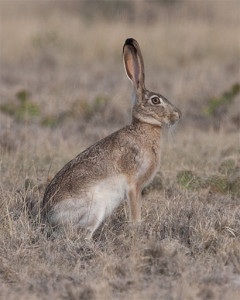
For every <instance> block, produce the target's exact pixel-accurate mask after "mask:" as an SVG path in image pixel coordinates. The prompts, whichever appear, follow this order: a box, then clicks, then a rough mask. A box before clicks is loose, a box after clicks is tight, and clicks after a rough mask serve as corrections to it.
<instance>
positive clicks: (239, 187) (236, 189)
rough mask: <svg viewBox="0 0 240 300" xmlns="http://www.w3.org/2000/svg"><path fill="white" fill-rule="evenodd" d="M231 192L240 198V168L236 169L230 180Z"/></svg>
mask: <svg viewBox="0 0 240 300" xmlns="http://www.w3.org/2000/svg"><path fill="white" fill-rule="evenodd" d="M229 190H230V192H231V193H232V194H233V195H235V196H237V197H240V168H238V167H236V168H235V169H234V171H233V172H232V174H231V176H230V178H229Z"/></svg>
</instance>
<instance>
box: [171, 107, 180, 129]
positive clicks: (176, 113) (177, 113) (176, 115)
mask: <svg viewBox="0 0 240 300" xmlns="http://www.w3.org/2000/svg"><path fill="white" fill-rule="evenodd" d="M181 117H182V113H181V111H180V110H179V109H176V111H174V112H173V114H172V115H171V116H170V118H169V123H168V124H169V125H170V126H172V125H174V124H176V123H177V122H178V121H179V120H180V119H181Z"/></svg>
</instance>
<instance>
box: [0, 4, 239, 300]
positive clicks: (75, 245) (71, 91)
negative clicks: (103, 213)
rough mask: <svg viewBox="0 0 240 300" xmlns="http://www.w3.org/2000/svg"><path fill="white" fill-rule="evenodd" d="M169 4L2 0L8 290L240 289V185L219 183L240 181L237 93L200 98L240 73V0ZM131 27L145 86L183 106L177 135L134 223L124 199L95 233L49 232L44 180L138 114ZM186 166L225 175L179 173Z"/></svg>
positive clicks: (105, 295)
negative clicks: (229, 166)
mask: <svg viewBox="0 0 240 300" xmlns="http://www.w3.org/2000/svg"><path fill="white" fill-rule="evenodd" d="M165 2H166V1H165ZM165 2H164V1H155V2H150V3H147V2H146V3H145V2H139V1H130V2H121V1H117V2H116V3H115V4H110V2H100V4H97V3H96V2H95V3H93V4H92V3H91V2H78V1H68V2H67V1H1V2H0V11H1V16H0V34H1V37H0V47H1V52H0V67H1V78H0V106H1V111H0V172H1V183H0V208H1V209H0V285H1V289H0V298H1V299H10V300H11V299H19V300H21V299H49V298H52V299H233V300H234V299H239V293H240V206H239V205H240V195H239V192H236V190H234V191H233V190H232V186H231V185H228V186H227V189H224V190H223V189H221V188H220V189H219V185H218V184H217V183H216V178H220V177H219V176H222V177H224V179H226V180H229V182H230V181H231V182H233V181H234V180H235V181H236V182H237V180H239V179H237V178H239V177H236V175H235V174H239V173H236V172H239V171H238V170H239V169H238V168H239V167H240V166H239V163H240V157H239V155H240V140H239V139H240V136H239V129H240V119H239V114H240V109H239V95H238V96H237V97H236V98H234V99H233V101H232V102H231V103H229V104H228V105H225V106H222V107H220V108H219V109H218V110H217V111H216V113H215V114H214V115H211V116H207V115H206V114H204V109H205V108H206V106H207V105H209V99H210V98H211V97H220V96H221V95H222V94H223V93H224V92H226V91H228V90H229V89H231V87H232V85H233V84H235V83H236V82H237V81H239V78H240V73H239V70H240V65H239V61H240V60H239V56H240V52H239V25H240V24H239V9H240V7H239V3H238V1H218V2H217V1H206V2H205V1H193V2H190V1H186V2H182V1H173V4H166V3H165ZM96 7H98V9H96ZM130 36H132V37H135V38H136V39H137V40H138V41H139V43H140V45H141V48H142V51H143V54H144V57H145V64H146V76H147V83H149V87H150V88H152V89H156V90H159V91H160V92H161V93H162V94H163V95H165V96H166V97H167V98H169V99H171V100H172V102H173V103H174V104H176V105H177V106H178V107H179V108H180V109H181V110H182V111H183V120H182V122H181V123H180V124H179V126H178V129H177V132H176V134H175V135H174V136H173V137H172V136H171V135H168V133H167V131H165V132H164V135H163V142H162V164H161V173H159V175H158V177H157V179H156V181H155V183H154V184H153V185H152V186H150V187H149V188H148V189H147V190H145V192H144V200H143V210H142V216H143V221H142V223H141V225H139V226H138V227H135V226H133V225H131V224H129V223H128V216H127V208H126V204H123V205H121V206H120V207H119V209H118V210H117V211H116V212H115V213H114V215H113V216H112V217H111V218H110V219H108V220H107V221H106V222H105V223H104V224H103V225H102V227H101V228H100V229H99V230H98V231H97V233H96V235H95V237H94V240H93V241H92V242H86V241H84V240H83V239H82V237H81V236H80V235H77V234H76V233H74V232H72V231H71V230H69V231H68V232H65V233H61V234H60V233H56V232H52V231H51V229H50V228H44V227H43V225H41V224H40V211H39V206H40V202H41V200H42V196H43V192H44V188H45V186H46V183H47V180H48V179H49V178H51V177H52V176H54V174H55V173H56V171H58V170H59V169H60V168H61V167H62V166H63V165H64V163H66V162H67V161H68V160H69V159H71V158H72V157H74V156H75V155H76V154H77V153H79V152H80V151H82V150H83V149H85V148H86V147H87V146H88V145H90V144H92V143H93V142H95V141H96V140H98V139H100V138H102V137H104V136H106V135H107V134H109V133H110V132H112V131H113V130H115V129H117V128H119V127H121V126H123V125H124V124H126V123H127V122H129V120H130V113H129V112H130V98H131V96H130V95H131V88H130V84H129V82H128V81H127V79H126V77H125V75H124V71H123V67H122V61H121V47H122V45H123V42H124V40H125V38H127V37H130ZM20 91H21V92H22V94H21V95H22V96H19V92H20ZM26 92H28V93H29V96H28V94H27V93H26ZM16 94H18V96H16ZM24 95H25V96H24ZM21 97H22V98H21ZM24 97H25V98H26V99H25V100H21V99H23V98H24ZM21 101H22V102H21ZM6 104H8V106H7V107H8V108H7V109H6ZM9 105H10V106H9ZM3 106H4V107H5V108H4V109H3V108H2V107H3ZM34 109H35V110H34ZM33 112H35V113H33ZM36 112H37V113H36ZM227 158H231V161H233V162H234V171H229V172H228V171H226V172H225V173H226V174H227V175H226V174H225V173H222V171H221V168H220V165H221V163H222V162H224V161H225V160H226V159H227ZM189 170H190V171H191V172H192V173H193V174H196V177H195V180H200V179H201V180H202V181H204V180H205V181H206V182H207V179H208V178H213V177H211V176H215V177H214V178H215V181H214V182H213V181H212V182H211V184H208V185H206V184H198V185H196V186H197V187H196V188H191V185H188V186H187V188H186V186H184V185H179V184H178V183H177V181H178V179H177V174H179V172H182V171H189ZM234 172H235V173H234ZM192 173H191V174H192ZM228 173H229V174H230V173H231V174H230V175H229V174H228ZM216 176H218V177H216ZM234 176H235V177H234ZM222 177H221V178H222ZM196 178H197V179H196ZM199 178H200V179H199ZM238 191H239V190H238Z"/></svg>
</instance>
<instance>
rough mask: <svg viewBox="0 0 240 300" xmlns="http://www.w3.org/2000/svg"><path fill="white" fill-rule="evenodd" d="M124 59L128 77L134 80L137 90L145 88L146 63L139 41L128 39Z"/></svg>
mask: <svg viewBox="0 0 240 300" xmlns="http://www.w3.org/2000/svg"><path fill="white" fill-rule="evenodd" d="M123 61H124V66H125V70H126V73H127V76H128V78H129V79H130V80H131V81H132V83H133V85H134V87H135V90H139V89H140V90H142V89H143V88H144V64H143V58H142V53H141V51H140V47H139V45H138V42H137V41H136V40H134V39H132V38H131V39H127V40H126V42H125V44H124V46H123Z"/></svg>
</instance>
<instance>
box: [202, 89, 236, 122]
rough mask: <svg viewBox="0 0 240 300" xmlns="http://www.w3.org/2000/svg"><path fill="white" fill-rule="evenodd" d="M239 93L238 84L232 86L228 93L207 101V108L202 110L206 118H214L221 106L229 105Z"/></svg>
mask: <svg viewBox="0 0 240 300" xmlns="http://www.w3.org/2000/svg"><path fill="white" fill-rule="evenodd" d="M239 91H240V84H239V83H236V84H234V85H233V86H232V87H231V89H230V90H229V91H226V92H224V93H223V94H222V95H220V96H219V97H213V98H210V99H209V100H208V106H207V107H206V108H205V109H204V114H205V115H206V116H214V115H216V114H217V112H218V110H219V109H220V108H221V107H223V106H228V105H230V104H231V103H232V102H233V100H234V98H235V97H236V96H237V95H238V93H239Z"/></svg>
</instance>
